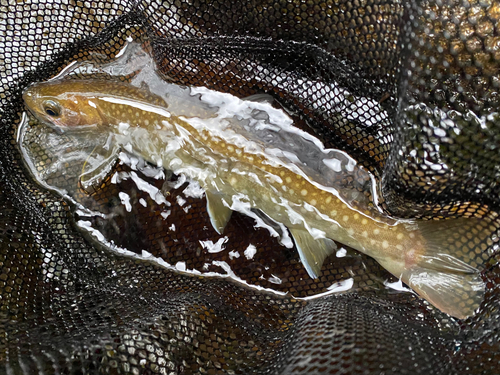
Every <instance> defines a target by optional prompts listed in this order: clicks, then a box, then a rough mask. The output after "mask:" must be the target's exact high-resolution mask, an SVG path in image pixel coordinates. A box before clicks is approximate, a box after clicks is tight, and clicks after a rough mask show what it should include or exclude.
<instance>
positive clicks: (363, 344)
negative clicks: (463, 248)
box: [0, 0, 500, 374]
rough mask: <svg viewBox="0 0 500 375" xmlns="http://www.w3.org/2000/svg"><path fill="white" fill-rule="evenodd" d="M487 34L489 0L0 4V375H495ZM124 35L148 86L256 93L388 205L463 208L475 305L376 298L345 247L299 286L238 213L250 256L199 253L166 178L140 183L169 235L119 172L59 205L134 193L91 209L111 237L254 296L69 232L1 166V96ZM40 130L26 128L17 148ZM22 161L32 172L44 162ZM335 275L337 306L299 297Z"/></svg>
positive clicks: (10, 153)
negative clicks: (160, 193) (478, 238)
mask: <svg viewBox="0 0 500 375" xmlns="http://www.w3.org/2000/svg"><path fill="white" fill-rule="evenodd" d="M499 22H500V6H499V4H498V3H497V2H495V1H493V0H491V1H488V0H481V1H472V0H471V1H462V2H458V1H427V2H419V1H410V2H397V1H376V0H373V1H371V0H369V1H347V0H345V1H330V0H318V1H315V0H310V1H305V0H302V1H299V0H297V1H295V0H287V1H285V0H277V1H259V2H257V1H240V2H235V1H233V2H225V1H223V0H213V1H207V2H205V1H188V2H184V1H180V0H179V1H165V2H162V1H159V0H158V1H142V2H126V1H72V0H71V1H61V2H50V1H43V0H40V1H33V2H30V1H27V2H8V1H2V2H1V3H0V34H1V35H2V37H1V38H0V51H2V53H1V54H0V59H1V63H0V80H1V85H0V116H1V117H0V121H1V128H0V133H1V137H0V142H1V146H0V155H1V157H0V200H1V204H0V223H1V224H0V238H1V240H0V306H1V308H0V317H1V318H0V337H1V340H0V372H1V373H6V374H32V373H41V374H59V373H76V374H83V373H135V374H142V373H144V374H149V373H162V374H181V373H182V374H200V373H208V374H223V373H227V374H252V373H255V374H302V373H318V374H372V373H377V374H379V373H380V374H381V373H384V374H456V373H460V374H462V373H464V374H465V373H467V374H496V373H497V372H498V370H497V367H498V365H499V356H498V352H499V347H498V345H499V344H498V341H499V340H498V329H499V326H498V321H499V310H498V309H499V300H498V296H499V295H500V290H499V288H500V275H499V267H498V263H497V256H496V250H497V241H498V240H497V236H496V234H495V232H496V230H497V229H496V228H497V227H498V224H497V222H496V217H497V216H496V212H497V211H498V210H499V209H500V204H499V203H500V202H499V196H500V195H499V193H500V192H499V186H500V184H499V173H500V171H499V169H498V168H499V167H498V166H499V165H500V163H499V160H498V159H499V156H498V155H499V153H498V147H499V137H500V136H499V134H500V131H499V118H498V105H499V103H498V101H499V98H498V84H499V81H498V67H499V59H500V54H499V51H500V36H499V35H498V33H499V31H498V30H499V27H500V26H499ZM127 37H131V38H133V39H134V40H136V41H139V42H140V43H142V44H143V46H144V47H145V48H148V49H149V50H150V51H151V54H152V56H153V57H154V60H155V62H156V65H157V69H158V71H159V73H160V74H161V75H162V77H163V78H164V79H165V80H166V81H169V82H173V83H176V84H180V85H186V86H204V87H208V88H211V89H214V90H217V91H221V92H227V93H231V94H233V95H236V96H238V97H240V98H244V97H247V96H249V95H253V94H261V93H267V94H270V95H271V96H273V98H274V99H275V101H276V103H277V105H279V106H280V107H282V108H285V109H286V110H287V111H288V112H289V113H290V115H291V116H292V117H293V119H294V124H295V125H297V126H298V127H300V128H302V129H303V130H305V131H307V132H310V133H311V134H314V135H315V136H317V137H318V138H319V139H321V141H322V142H323V143H324V144H325V146H327V147H332V148H336V149H340V150H344V151H346V152H347V153H349V155H351V156H352V157H353V158H355V159H356V160H357V161H358V163H360V164H361V165H363V166H364V167H366V168H367V169H368V170H370V171H371V172H372V173H373V175H374V176H375V177H376V178H377V180H378V181H379V182H380V184H381V188H382V192H383V195H382V197H383V200H382V201H381V205H382V207H383V209H384V210H386V211H387V212H388V213H390V214H393V215H395V216H399V217H409V218H414V217H418V218H425V219H443V218H446V217H449V216H452V217H460V216H465V217H467V216H476V217H479V218H483V219H484V220H485V222H486V223H487V225H489V226H490V227H491V232H492V239H493V241H492V244H490V245H489V246H488V248H487V249H486V250H484V252H482V253H480V254H471V258H473V259H476V264H478V265H482V267H483V268H484V270H483V273H482V276H483V278H484V279H485V280H486V281H487V290H486V296H485V299H484V301H483V303H482V304H481V307H480V309H479V312H478V313H477V314H476V315H474V316H473V317H471V318H469V319H467V320H464V321H459V320H456V319H452V318H450V317H449V316H447V315H446V314H443V313H441V312H439V311H438V310H437V309H435V308H433V307H432V306H430V305H429V304H428V303H426V302H425V301H423V300H421V299H420V298H418V297H416V296H414V295H412V294H410V293H400V292H397V291H394V290H392V289H387V288H383V287H381V286H382V285H383V282H384V280H387V279H389V280H392V281H394V280H395V279H394V278H393V277H392V276H391V275H390V274H388V273H387V272H386V271H385V270H384V269H382V268H381V266H379V265H378V264H377V263H376V262H375V261H374V260H373V259H371V258H369V257H367V256H365V255H362V254H358V253H356V252H355V251H353V250H349V249H348V250H347V256H345V257H342V258H334V257H332V259H330V258H329V259H328V260H327V262H326V263H325V265H324V267H323V273H322V275H321V277H320V278H319V279H318V280H312V279H310V278H309V277H308V276H307V273H306V272H305V270H304V268H303V266H302V265H301V263H300V260H299V258H298V255H297V253H296V250H295V249H286V248H284V247H283V246H281V245H280V244H279V243H278V242H277V240H276V239H275V238H273V237H270V236H269V234H268V232H267V231H266V230H264V229H254V228H253V221H252V220H251V219H250V218H248V217H246V216H244V215H238V214H235V215H234V216H235V217H234V218H233V219H232V220H231V221H230V222H229V224H228V228H227V237H228V243H227V244H226V247H227V249H228V250H233V251H235V252H239V253H241V254H243V252H244V250H245V249H246V248H248V245H249V244H250V243H252V244H257V246H258V248H259V252H258V253H257V254H256V256H255V257H254V258H252V259H247V258H245V257H240V258H234V257H231V256H230V255H229V251H227V252H221V253H217V254H211V253H207V252H203V251H202V250H200V247H199V246H197V245H196V244H197V243H199V241H198V240H199V238H198V237H197V236H198V234H199V233H202V231H203V230H204V228H205V227H209V226H210V221H209V218H208V215H207V213H206V209H205V205H206V203H205V201H204V198H193V197H189V196H185V195H183V194H184V193H183V188H182V186H183V185H182V181H180V182H179V176H166V177H165V181H161V180H151V184H157V185H158V187H161V184H162V183H165V182H167V183H172V184H174V185H175V186H176V188H174V189H173V190H171V191H170V192H169V193H170V194H169V195H168V197H167V199H169V200H170V201H171V202H174V201H176V200H177V199H178V197H181V198H182V199H184V200H185V201H186V202H187V203H186V204H187V205H190V207H191V208H190V210H189V212H187V213H186V212H185V211H184V210H183V209H182V207H180V206H175V205H174V204H172V213H171V217H170V220H172V221H173V222H175V223H176V225H177V226H178V227H180V228H182V231H177V232H172V231H169V230H168V227H167V226H168V225H167V224H166V223H165V222H164V221H163V220H162V219H161V215H160V211H161V210H160V209H159V207H157V206H155V203H154V202H152V201H150V200H149V201H148V205H147V208H146V207H143V206H141V205H139V204H136V203H134V202H136V201H139V199H140V198H143V199H148V197H147V196H143V195H141V194H143V192H141V191H138V190H137V189H136V187H135V186H134V185H133V184H131V183H130V181H122V182H120V184H118V185H117V184H113V183H111V182H110V181H109V180H107V181H105V182H104V183H103V186H101V187H100V188H99V189H98V190H97V191H95V192H92V193H89V192H86V191H83V190H81V189H76V190H75V193H76V194H77V200H78V201H79V202H83V203H84V204H85V205H87V206H88V207H91V208H95V209H99V210H100V211H101V212H105V211H106V210H112V209H114V208H116V207H119V206H120V204H119V200H118V198H117V195H118V191H126V192H127V193H128V194H129V196H133V197H135V198H134V199H135V201H134V202H132V203H134V204H132V208H133V211H132V212H126V211H125V210H122V211H121V213H120V214H119V215H116V216H115V217H114V219H113V220H106V221H105V220H103V221H99V220H98V219H94V220H96V221H97V222H95V223H93V225H94V226H95V227H97V228H99V230H100V231H101V232H102V233H103V234H104V236H105V237H106V238H107V239H108V240H112V241H113V242H114V243H116V244H117V245H119V246H122V247H124V248H127V249H128V250H130V251H132V252H136V253H138V254H139V253H140V251H141V249H148V251H149V252H150V253H151V254H152V255H153V256H154V257H156V259H163V260H165V262H167V263H168V264H176V263H178V262H180V261H182V262H184V263H185V264H186V268H187V269H203V267H204V265H205V264H208V263H210V264H211V266H210V267H211V268H209V269H208V271H213V272H218V273H220V274H224V273H225V269H224V264H226V265H227V264H229V265H230V266H231V269H232V272H234V274H235V275H236V276H237V278H239V279H240V280H243V281H245V282H246V283H247V284H249V285H251V286H259V287H265V288H267V289H266V290H259V289H257V288H255V287H248V286H245V285H244V284H243V283H241V282H235V281H234V280H233V279H231V278H228V277H202V276H196V275H188V274H185V273H179V272H177V271H175V270H174V269H172V267H165V266H163V265H161V264H159V262H158V261H155V262H154V261H151V260H149V259H142V258H139V257H131V256H125V255H121V254H118V253H117V252H116V251H111V250H109V249H108V248H107V247H106V246H104V245H100V244H99V243H97V242H96V241H95V240H93V239H92V238H90V237H89V236H88V235H86V234H84V233H82V232H81V231H80V230H79V229H78V226H77V225H76V221H77V220H78V214H77V213H75V207H74V204H73V203H70V202H68V201H67V200H64V199H63V198H62V197H61V195H60V194H57V193H56V192H53V191H51V190H48V189H46V188H44V187H42V186H40V185H39V184H38V183H36V182H35V180H34V178H33V176H32V175H31V174H30V173H31V172H30V171H29V170H28V168H26V166H25V164H24V162H23V160H22V156H21V152H20V149H19V145H18V142H17V138H16V130H17V128H18V126H19V123H20V121H21V116H22V114H23V110H24V108H23V105H22V98H21V94H22V91H23V90H24V88H26V87H27V86H28V85H29V84H31V83H33V82H35V81H41V80H46V79H49V78H51V77H53V76H55V75H56V74H58V73H59V72H61V71H62V70H63V69H64V68H65V67H66V66H67V65H68V64H69V63H71V62H73V61H84V60H91V61H98V62H106V61H109V60H110V59H112V58H113V57H115V56H116V55H117V54H118V53H119V51H120V50H121V48H122V46H123V45H124V44H125V41H126V38H127ZM40 134H41V133H40V130H38V128H37V125H36V124H33V127H32V129H31V130H30V133H28V134H27V135H26V138H25V140H26V141H27V142H28V143H29V142H30V139H37V137H40ZM67 147H71V145H68V144H67ZM30 152H31V153H32V155H33V156H34V157H35V159H36V160H38V161H39V162H38V164H36V165H35V168H38V169H39V170H41V171H42V170H43V169H44V165H45V164H47V163H48V161H49V160H50V157H51V156H50V155H47V154H46V152H45V151H44V150H42V149H36V148H32V149H31V150H30ZM67 168H68V170H70V169H71V168H79V166H74V165H68V166H67ZM128 168H129V167H128V166H127V165H117V166H116V170H117V171H123V172H127V171H130V170H129V169H128ZM142 177H143V178H144V179H145V180H147V179H148V176H142ZM53 178H54V180H57V179H60V180H61V181H62V182H60V184H59V183H55V184H56V185H57V184H59V186H61V185H62V186H73V187H76V186H77V185H78V183H77V181H71V180H70V179H68V178H67V176H65V175H64V174H61V175H59V176H57V175H54V176H53ZM345 183H346V184H347V185H348V184H352V183H353V182H352V181H345ZM134 189H135V190H134ZM78 194H79V195H78ZM114 212H118V211H117V210H114ZM485 225H486V224H485ZM116 228H122V229H123V228H125V230H116ZM186 233H188V234H189V236H187V235H186ZM214 238H215V237H214ZM273 275H275V276H277V277H278V278H279V279H280V280H282V282H281V283H280V284H276V283H273V282H272V281H270V280H272V276H273ZM350 278H352V279H353V280H354V281H353V283H354V284H353V285H354V287H353V288H351V289H350V291H349V293H347V294H333V295H332V294H330V295H328V296H325V297H319V298H317V299H311V300H309V299H301V298H299V297H308V296H312V295H317V294H320V293H323V292H327V291H328V290H330V289H331V287H332V285H336V283H339V285H343V284H342V283H343V282H345V280H347V279H350ZM272 290H274V292H272ZM283 292H288V294H284V293H283Z"/></svg>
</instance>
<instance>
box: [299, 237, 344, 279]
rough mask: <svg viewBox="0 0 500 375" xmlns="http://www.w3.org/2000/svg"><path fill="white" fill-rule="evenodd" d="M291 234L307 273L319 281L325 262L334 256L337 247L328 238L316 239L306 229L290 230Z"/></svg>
mask: <svg viewBox="0 0 500 375" xmlns="http://www.w3.org/2000/svg"><path fill="white" fill-rule="evenodd" d="M290 233H291V234H292V237H293V239H294V241H295V245H296V246H297V250H298V252H299V256H300V260H301V261H302V264H303V265H304V267H305V269H306V271H307V273H308V274H309V276H310V277H311V278H312V279H317V278H318V277H319V275H320V274H321V267H322V266H323V262H324V261H325V259H326V258H327V257H329V256H330V255H331V254H333V252H334V251H335V250H336V248H337V245H336V244H335V242H333V241H332V240H330V239H328V238H320V239H315V238H314V237H313V236H312V235H311V234H310V233H309V231H307V230H305V229H290Z"/></svg>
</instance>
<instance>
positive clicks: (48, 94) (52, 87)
mask: <svg viewBox="0 0 500 375" xmlns="http://www.w3.org/2000/svg"><path fill="white" fill-rule="evenodd" d="M23 100H24V103H25V105H26V107H27V109H28V110H29V111H30V112H31V113H32V114H33V115H34V116H35V117H36V118H37V119H38V120H39V121H41V122H43V123H45V124H47V125H49V126H51V127H53V128H55V129H56V130H57V131H59V132H63V131H66V130H72V129H73V130H81V129H89V128H99V127H101V126H102V125H103V124H104V117H103V116H102V114H101V112H100V111H99V108H98V107H97V104H96V103H97V100H95V97H94V96H93V94H92V89H91V87H82V84H81V82H78V81H76V80H62V81H52V82H41V83H36V84H34V85H31V86H29V87H28V88H27V89H26V90H25V91H24V93H23Z"/></svg>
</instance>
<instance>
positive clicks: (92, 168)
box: [80, 146, 120, 194]
mask: <svg viewBox="0 0 500 375" xmlns="http://www.w3.org/2000/svg"><path fill="white" fill-rule="evenodd" d="M119 153H120V148H119V147H113V148H109V149H107V148H104V147H103V146H96V147H94V149H93V150H92V152H91V153H90V155H89V156H88V158H87V160H85V163H84V164H83V167H82V174H81V175H80V186H81V188H82V189H83V190H84V191H85V192H86V193H87V194H93V193H95V192H96V191H97V190H98V189H99V188H100V186H101V185H102V183H103V182H104V180H105V179H106V177H107V176H108V175H109V173H110V172H111V171H112V170H113V168H114V166H115V164H116V161H117V160H118V154H119Z"/></svg>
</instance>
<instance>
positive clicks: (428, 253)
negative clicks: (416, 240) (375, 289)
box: [403, 218, 496, 319]
mask: <svg viewBox="0 0 500 375" xmlns="http://www.w3.org/2000/svg"><path fill="white" fill-rule="evenodd" d="M418 227H419V232H420V234H421V236H422V238H423V239H424V242H425V243H424V244H423V247H424V249H425V252H424V254H423V255H422V254H419V255H416V256H415V257H414V259H411V255H409V257H407V260H406V266H405V271H404V273H403V281H404V282H406V283H407V284H408V285H409V286H410V287H411V288H412V289H413V290H415V291H416V292H417V293H418V294H419V295H420V296H422V297H423V298H425V299H426V300H428V301H429V302H430V303H432V304H433V305H434V306H436V307H437V308H439V309H440V310H441V311H443V312H445V313H447V314H449V315H451V316H454V317H456V318H459V319H465V318H467V317H469V316H471V315H473V314H474V311H475V310H476V309H477V308H478V307H479V306H480V305H481V302H482V301H483V299H484V293H485V288H486V284H485V281H484V280H483V277H482V275H481V271H482V270H483V269H484V266H485V263H486V262H487V260H488V257H489V256H488V253H487V250H488V248H489V247H490V246H491V245H492V243H493V242H492V239H491V235H492V234H493V233H494V232H495V230H496V228H495V227H494V226H493V225H492V223H491V221H490V220H489V219H481V220H480V219H477V218H458V219H449V220H442V221H422V222H419V224H418Z"/></svg>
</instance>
